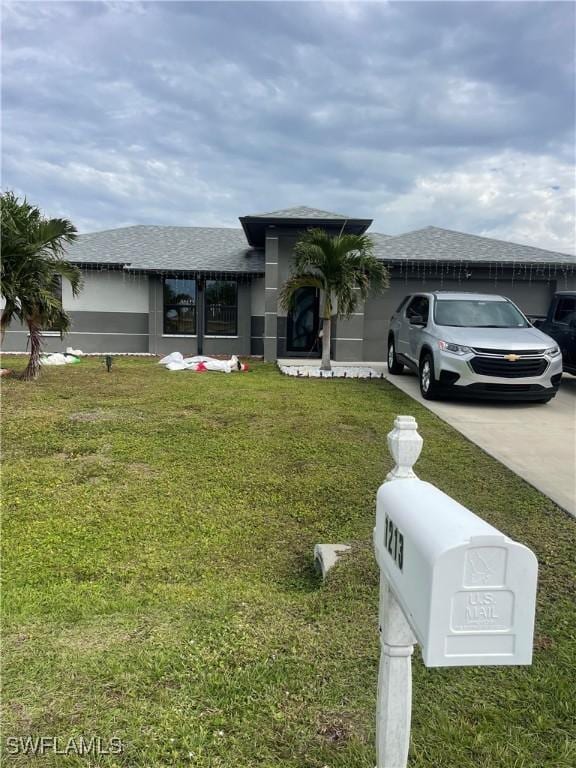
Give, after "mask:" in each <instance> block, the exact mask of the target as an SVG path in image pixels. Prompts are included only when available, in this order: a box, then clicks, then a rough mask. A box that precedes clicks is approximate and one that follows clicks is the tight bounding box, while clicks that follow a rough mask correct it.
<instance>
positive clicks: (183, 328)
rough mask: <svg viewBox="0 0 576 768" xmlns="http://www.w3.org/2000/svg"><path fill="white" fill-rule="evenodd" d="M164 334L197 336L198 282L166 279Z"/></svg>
mask: <svg viewBox="0 0 576 768" xmlns="http://www.w3.org/2000/svg"><path fill="white" fill-rule="evenodd" d="M164 333H165V334H175V335H176V334H177V335H182V336H194V335H195V334H196V280H181V279H179V278H173V277H166V278H165V279H164Z"/></svg>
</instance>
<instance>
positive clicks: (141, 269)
mask: <svg viewBox="0 0 576 768" xmlns="http://www.w3.org/2000/svg"><path fill="white" fill-rule="evenodd" d="M240 224H241V228H238V229H225V228H209V227H172V226H132V227H122V228H119V229H113V230H108V231H104V232H94V233H91V234H86V235H81V236H80V237H79V239H78V240H77V241H76V242H75V243H74V244H73V245H72V246H70V248H69V251H68V258H69V259H70V261H72V262H74V263H76V264H78V265H79V266H80V267H81V269H82V271H83V273H84V289H83V291H82V292H81V294H80V295H79V296H78V297H76V298H74V297H73V296H72V294H71V292H70V288H69V286H68V284H67V283H66V282H64V284H63V286H62V301H63V305H64V308H65V309H66V310H67V311H68V312H69V314H70V316H71V319H72V328H71V331H70V333H68V334H67V335H66V336H65V337H64V339H63V340H61V339H60V337H59V335H58V333H56V332H51V331H46V333H45V336H46V338H45V349H47V350H50V351H60V350H63V349H65V347H66V346H72V347H73V348H75V349H82V350H83V351H84V352H98V353H110V352H112V353H113V352H117V353H152V354H157V355H164V354H166V353H168V352H172V351H174V350H179V351H181V352H183V353H185V354H188V355H191V354H205V355H220V354H225V355H231V354H237V355H263V356H264V358H265V359H266V360H276V359H277V358H281V357H290V358H295V357H315V356H318V355H319V352H320V349H319V341H318V333H319V330H320V321H319V297H318V295H317V292H316V291H315V290H314V289H308V288H303V289H301V290H300V291H299V293H298V295H297V297H296V303H295V307H294V309H293V310H292V311H290V312H286V311H285V310H284V309H283V308H282V307H281V306H280V304H279V302H278V294H279V289H280V288H281V287H282V285H283V283H284V281H285V280H286V278H287V277H288V275H289V274H290V263H291V257H292V253H293V248H294V245H295V243H296V241H297V239H298V237H299V234H300V233H301V232H302V231H304V230H306V229H308V228H310V227H322V228H324V229H326V230H328V231H329V232H332V233H334V234H337V233H339V232H350V233H358V234H360V233H364V232H367V230H369V228H370V225H371V224H372V220H371V219H363V218H355V217H349V216H344V215H341V214H335V213H329V212H327V211H321V210H317V209H313V208H307V207H298V208H290V209H287V210H280V211H273V212H272V213H264V214H258V215H252V216H242V217H240ZM369 234H371V236H372V238H373V242H374V249H375V255H376V256H377V257H378V258H379V259H381V260H382V261H383V262H385V264H386V265H387V267H388V269H389V270H390V277H391V281H390V288H389V289H388V290H387V291H386V292H384V293H383V294H380V295H372V296H370V297H369V298H368V300H367V301H366V302H365V303H360V304H359V305H358V307H357V311H356V312H355V314H354V315H353V316H352V317H351V318H349V319H346V320H344V319H339V320H337V321H336V322H335V327H334V328H333V341H332V345H333V346H332V357H333V359H335V360H346V361H349V362H353V361H359V360H366V361H378V360H384V359H385V358H386V338H387V331H388V320H389V317H390V315H391V313H392V311H393V310H394V309H395V308H396V306H397V305H398V304H399V303H400V301H401V300H402V298H403V297H404V296H405V295H406V294H407V293H411V292H415V291H418V290H427V291H429V290H438V289H445V290H455V289H456V290H470V291H475V292H488V293H498V294H503V295H505V296H508V297H510V298H511V299H512V300H513V301H515V302H516V303H517V304H518V305H519V306H520V307H521V309H522V310H523V311H524V312H525V313H527V314H544V313H545V311H546V309H547V306H548V303H549V300H550V298H551V296H552V294H553V293H554V292H555V291H556V290H561V289H567V288H576V259H575V257H574V256H572V255H570V254H565V253H556V252H553V251H547V250H543V249H541V248H534V247H531V246H526V245H518V244H516V243H510V242H504V241H500V240H494V239H491V238H486V237H478V236H476V235H468V234H464V233H460V232H454V231H451V230H447V229H440V228H438V227H426V228H425V229H419V230H416V231H414V232H408V233H406V234H403V235H398V236H394V237H390V236H387V235H383V234H377V233H374V234H372V233H369ZM27 341H28V334H27V331H26V329H25V328H23V327H15V326H12V327H11V328H10V329H9V330H8V331H7V333H6V336H5V339H4V345H3V346H4V349H5V350H6V351H22V352H24V351H25V350H26V346H27Z"/></svg>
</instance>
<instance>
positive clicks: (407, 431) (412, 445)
mask: <svg viewBox="0 0 576 768" xmlns="http://www.w3.org/2000/svg"><path fill="white" fill-rule="evenodd" d="M417 430H418V424H417V423H416V419H415V418H414V416H396V418H395V420H394V429H393V430H392V431H391V432H389V433H388V450H389V451H390V453H391V454H392V458H393V459H394V461H395V462H396V466H395V467H394V469H393V470H392V471H391V472H389V473H388V474H387V475H386V480H406V479H407V478H417V475H416V474H415V472H414V470H413V469H412V467H413V466H414V464H416V462H417V461H418V457H419V456H420V453H421V451H422V445H423V444H424V441H423V440H422V437H421V436H420V435H419V434H418V431H417Z"/></svg>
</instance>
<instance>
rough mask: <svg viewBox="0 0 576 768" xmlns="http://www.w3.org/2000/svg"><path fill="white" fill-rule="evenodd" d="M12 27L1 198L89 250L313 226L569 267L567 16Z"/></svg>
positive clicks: (346, 6)
mask: <svg viewBox="0 0 576 768" xmlns="http://www.w3.org/2000/svg"><path fill="white" fill-rule="evenodd" d="M3 11H4V13H3V30H2V37H3V40H2V42H3V62H2V75H3V110H2V111H3V179H2V187H3V189H9V188H11V189H15V190H16V191H17V192H19V193H25V194H26V195H27V196H28V197H29V199H30V200H31V201H33V202H34V203H36V204H38V205H39V206H40V207H41V208H42V209H43V210H44V211H45V212H46V213H47V214H49V215H52V216H54V215H63V216H66V217H68V218H70V219H72V220H73V222H74V223H76V225H77V226H78V228H79V229H80V231H82V232H86V231H93V230H98V229H106V228H110V227H116V226H124V225H128V224H179V225H204V226H238V216H240V215H244V214H250V213H258V212H263V211H270V210H275V209H278V208H284V207H288V206H293V205H309V206H314V207H318V208H323V209H327V210H331V211H336V212H339V213H344V214H349V215H356V216H362V217H367V218H374V220H375V221H374V225H373V230H374V231H377V232H385V233H389V234H397V233H400V232H405V231H408V230H411V229H417V228H419V227H423V226H427V225H428V224H433V225H436V226H440V227H447V228H451V229H457V230H462V231H467V232H472V233H475V234H484V235H488V236H494V237H500V238H504V239H511V240H516V241H518V242H524V243H530V244H533V245H538V246H541V247H544V248H550V249H554V250H564V251H570V252H571V251H572V250H573V243H572V241H573V235H572V233H573V227H574V183H575V179H574V109H575V105H574V17H575V6H574V5H573V4H572V3H568V2H543V3H536V2H497V3H489V2H480V3H465V2H452V3H436V2H425V3H407V2H402V3H366V2H363V3H347V2H331V3H324V2H315V3H307V2H299V3H284V2H269V3H265V2H257V3H244V2H233V3H225V2H220V3H194V2H180V3H172V2H149V3H139V2H131V3H129V2H121V3H115V2H105V3H102V2H69V3H60V2H20V3H8V2H5V3H4V4H3Z"/></svg>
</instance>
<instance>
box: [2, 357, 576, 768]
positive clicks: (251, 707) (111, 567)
mask: <svg viewBox="0 0 576 768" xmlns="http://www.w3.org/2000/svg"><path fill="white" fill-rule="evenodd" d="M9 364H10V365H11V366H12V365H16V367H23V362H22V361H19V362H18V363H16V364H15V362H14V359H13V358H11V359H10V363H9ZM3 393H4V394H3V412H4V413H3V448H4V471H3V491H4V513H3V533H4V536H3V541H4V550H3V551H4V554H3V573H4V586H3V609H4V639H3V680H4V693H3V698H4V702H3V704H4V737H5V738H6V737H8V736H27V735H33V736H39V735H54V736H59V737H60V739H62V740H64V741H66V740H67V739H68V738H70V737H78V736H79V735H80V734H83V735H84V736H85V737H90V736H99V737H101V738H102V740H103V741H104V742H107V740H108V739H109V738H110V737H119V738H121V739H122V741H123V743H124V752H123V753H122V754H121V755H116V756H114V755H109V756H102V757H101V758H99V759H95V758H94V757H91V758H88V757H77V756H68V757H62V756H59V755H53V754H47V755H45V756H44V757H42V758H40V757H37V758H34V757H31V756H24V755H19V756H11V757H9V758H8V760H7V762H6V764H8V763H9V764H10V765H14V766H31V767H35V766H85V767H86V768H87V766H92V768H94V766H102V767H103V768H104V767H105V768H110V767H111V766H122V767H123V768H124V767H126V766H130V768H144V767H146V768H148V766H150V767H153V768H162V767H163V766H174V767H175V768H181V766H187V765H191V766H199V767H201V768H217V767H218V766H223V767H224V766H226V767H228V766H238V767H239V768H249V767H251V766H263V767H266V768H272V767H274V766H279V767H280V766H281V767H282V768H322V767H323V766H329V768H373V766H374V762H375V755H374V748H373V741H374V710H375V702H376V677H377V668H378V656H379V647H378V637H377V627H376V617H377V600H378V572H377V568H376V566H375V563H374V558H373V554H372V549H371V543H370V542H371V531H372V527H373V524H374V499H375V493H376V490H377V488H378V485H379V484H380V483H381V482H382V481H383V479H384V476H385V474H386V472H387V471H389V469H390V468H391V461H390V458H389V456H388V453H387V448H386V434H387V432H388V431H389V430H390V429H391V427H392V421H393V418H394V416H395V415H396V414H398V413H411V414H413V415H415V416H416V418H417V419H418V423H419V425H420V432H421V434H422V435H423V437H424V450H423V453H422V456H421V459H420V461H419V463H418V466H417V471H418V473H419V475H420V477H422V478H423V479H426V480H429V481H431V482H433V483H435V484H437V485H438V486H439V487H440V488H442V489H443V490H444V491H446V492H447V493H449V494H451V495H452V496H454V497H455V498H456V499H457V500H458V501H460V502H461V503H463V504H465V505H467V506H469V507H471V508H472V509H473V510H474V511H475V512H477V513H478V514H479V515H481V516H482V517H484V518H485V519H487V520H488V521H489V522H490V523H492V524H494V525H496V526H497V527H499V528H500V529H501V530H503V531H504V532H505V533H506V534H508V535H510V536H511V537H513V538H515V539H516V540H519V541H521V542H523V543H525V544H527V545H528V546H529V547H531V548H532V549H533V550H534V551H535V552H536V554H537V556H538V560H539V563H540V578H539V590H538V609H537V624H536V639H535V644H536V646H535V647H536V650H535V656H534V663H533V665H532V666H531V667H517V668H514V667H509V668H490V667H484V668H477V669H473V668H468V669H466V668H463V669H447V670H427V669H425V668H424V667H423V665H422V663H421V660H420V657H419V654H418V653H416V655H415V661H414V665H413V666H414V705H413V729H412V745H411V758H410V760H411V762H410V765H411V766H412V767H413V768H416V766H418V767H419V768H497V767H498V766H506V767H507V768H512V767H513V768H541V767H543V766H546V767H547V768H568V767H569V766H574V765H576V747H575V744H574V741H573V736H574V720H573V718H574V707H575V704H574V700H575V699H574V665H575V662H576V642H575V623H576V622H575V613H576V611H575V607H574V598H575V590H574V559H575V554H576V543H575V536H574V532H575V524H574V521H573V520H571V519H569V518H568V517H567V515H566V514H564V513H563V512H562V511H561V510H559V509H558V508H557V507H555V505H554V504H553V503H552V502H551V501H549V500H548V499H547V498H546V497H544V496H542V495H541V494H539V493H538V492H536V491H535V490H534V489H532V488H531V487H530V486H528V485H527V484H526V483H524V482H523V481H522V480H520V479H519V478H517V477H516V476H515V475H514V474H512V473H511V472H509V471H508V470H507V469H505V468H504V467H503V466H501V465H500V464H499V463H498V462H496V461H494V460H493V459H492V458H490V457H488V456H487V455H485V454H484V453H482V452H481V451H480V450H479V449H477V448H476V447H475V446H473V445H472V444H470V443H469V442H467V441H466V440H465V439H464V438H463V437H461V436H460V435H458V434H457V433H455V432H454V431H453V430H452V429H450V428H449V427H448V426H447V425H446V424H444V423H442V422H441V421H440V420H439V419H437V418H436V417H435V416H434V415H433V414H431V413H429V412H428V411H426V410H424V409H423V408H421V407H420V406H419V405H418V404H417V403H415V402H413V401H411V400H409V399H408V398H407V397H406V396H405V395H404V394H402V393H401V392H399V391H398V390H396V389H395V388H394V387H392V386H390V385H389V384H387V383H386V382H380V381H378V382H376V381H371V382H369V381H350V380H349V381H342V380H340V381H338V380H336V381H315V380H302V379H293V378H287V377H282V376H281V375H280V374H279V373H278V372H277V370H276V369H275V368H274V367H273V366H270V365H263V364H262V365H258V364H256V365H254V367H253V370H251V371H250V372H249V373H246V374H234V375H230V376H225V375H220V374H198V375H194V374H187V373H173V374H172V373H168V372H167V371H166V370H164V368H162V367H161V366H158V365H156V364H155V362H154V361H150V360H126V359H117V360H115V361H114V365H113V369H112V373H110V374H108V373H106V370H105V368H104V366H103V364H102V362H101V361H99V360H85V361H83V362H82V363H81V365H78V366H69V367H66V368H54V369H46V370H45V371H44V372H43V374H42V377H41V379H40V381H38V382H37V383H36V384H24V383H22V382H19V381H13V380H9V381H6V382H5V383H4V385H3ZM320 541H333V542H338V541H349V542H355V544H356V546H355V547H354V552H353V554H352V555H350V556H349V557H348V559H347V560H346V561H345V562H343V563H342V565H341V566H340V567H339V568H338V569H337V570H336V571H335V572H334V575H333V577H331V578H330V579H329V581H328V582H327V583H326V584H325V585H322V584H321V583H320V582H319V580H318V577H317V576H316V574H315V573H314V570H313V568H312V549H313V546H314V544H315V543H317V542H320Z"/></svg>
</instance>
